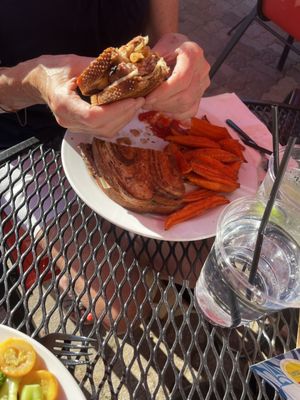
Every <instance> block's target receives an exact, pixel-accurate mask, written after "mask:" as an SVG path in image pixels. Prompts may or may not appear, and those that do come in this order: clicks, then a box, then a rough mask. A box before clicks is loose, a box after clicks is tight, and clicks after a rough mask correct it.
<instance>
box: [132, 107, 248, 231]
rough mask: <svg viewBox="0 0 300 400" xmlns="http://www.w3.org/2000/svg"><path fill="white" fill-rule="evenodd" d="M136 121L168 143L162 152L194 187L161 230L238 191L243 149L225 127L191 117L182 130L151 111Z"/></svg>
mask: <svg viewBox="0 0 300 400" xmlns="http://www.w3.org/2000/svg"><path fill="white" fill-rule="evenodd" d="M140 119H141V120H144V121H147V122H148V123H149V124H150V126H151V128H152V130H153V132H154V133H156V134H158V135H159V136H160V137H163V138H164V139H165V140H167V141H168V142H169V144H168V145H167V146H166V148H165V150H164V151H168V152H170V153H172V154H173V155H174V157H175V158H176V160H177V163H178V166H179V169H180V171H181V174H182V176H183V177H184V180H185V182H186V183H189V184H191V185H193V186H194V187H195V189H194V190H192V191H190V192H187V193H185V195H184V196H183V199H182V200H183V206H182V208H180V209H178V210H177V211H175V212H173V213H171V214H169V215H168V216H167V217H166V219H165V221H164V228H165V230H167V229H170V228H171V227H172V226H174V225H176V224H178V223H180V222H183V221H186V220H189V219H191V218H194V217H197V216H199V215H202V214H203V213H205V212H206V211H207V210H210V209H212V208H215V207H217V206H220V205H223V204H227V203H229V199H228V198H227V197H226V193H231V192H233V191H235V190H236V189H237V188H239V186H240V184H239V182H238V175H239V170H240V167H241V165H242V163H243V162H246V160H245V158H244V155H243V151H244V150H245V148H244V146H243V145H242V144H241V143H240V142H239V141H238V140H236V139H233V138H232V137H231V135H230V133H229V131H228V130H227V129H226V128H225V127H221V126H217V125H214V124H212V123H210V122H209V121H208V119H207V118H206V117H203V118H202V119H200V118H196V117H194V118H192V119H191V124H190V126H189V127H184V126H182V125H180V123H179V122H178V121H176V120H172V119H170V118H168V117H165V116H163V115H161V114H159V113H155V112H150V113H149V112H148V113H144V115H142V116H141V118H140Z"/></svg>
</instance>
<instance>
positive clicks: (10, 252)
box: [0, 102, 300, 400]
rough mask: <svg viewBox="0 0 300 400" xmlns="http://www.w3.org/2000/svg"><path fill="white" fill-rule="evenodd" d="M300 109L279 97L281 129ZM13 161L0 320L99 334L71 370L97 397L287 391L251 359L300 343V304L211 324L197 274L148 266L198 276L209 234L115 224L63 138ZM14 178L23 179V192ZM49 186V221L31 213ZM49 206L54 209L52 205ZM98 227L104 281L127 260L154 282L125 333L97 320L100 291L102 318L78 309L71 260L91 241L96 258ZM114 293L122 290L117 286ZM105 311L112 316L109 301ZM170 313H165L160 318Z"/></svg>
mask: <svg viewBox="0 0 300 400" xmlns="http://www.w3.org/2000/svg"><path fill="white" fill-rule="evenodd" d="M246 104H247V105H248V107H249V109H250V110H251V111H253V112H254V113H255V114H256V115H257V116H258V117H259V118H260V119H261V120H262V121H263V122H265V123H266V125H267V126H268V127H269V128H270V129H271V126H272V116H271V106H270V105H269V104H266V103H254V102H247V103H246ZM299 114H300V111H299V110H298V111H297V110H296V109H295V108H293V107H286V106H280V107H279V118H278V123H279V130H280V132H283V131H286V130H289V131H293V130H294V129H298V130H299V125H300V124H299ZM10 161H11V163H10V164H8V163H6V164H5V163H2V165H3V167H2V171H4V172H2V174H1V176H0V183H1V182H2V185H0V187H1V232H0V235H1V236H0V239H1V259H2V270H1V269H0V322H1V323H4V324H6V325H9V326H12V327H15V328H17V329H19V330H22V331H24V332H25V333H27V334H29V335H30V336H32V337H38V336H39V335H43V334H44V333H49V332H56V331H62V332H68V333H76V334H85V335H89V336H92V337H95V338H97V340H98V344H97V346H95V351H94V353H93V355H92V357H91V363H90V365H88V366H80V367H76V368H75V369H73V370H71V372H72V373H73V374H74V376H75V378H76V379H77V381H78V383H79V385H80V386H81V388H82V389H83V391H84V392H85V393H86V396H87V398H88V399H158V400H160V399H275V398H278V397H277V395H276V394H275V393H274V391H273V390H272V389H271V388H270V387H269V386H268V385H266V384H265V383H264V382H263V381H261V380H260V379H259V378H257V377H255V376H254V375H253V374H252V373H251V372H250V371H249V365H251V364H253V363H255V362H258V361H262V360H264V359H266V358H270V357H272V356H274V355H276V354H280V353H281V352H284V351H287V350H289V349H292V348H293V347H294V346H295V334H296V330H297V318H298V311H296V310H285V311H284V312H280V313H278V314H272V315H270V316H268V317H266V318H263V319H262V320H260V321H259V322H256V323H253V324H252V325H251V327H249V328H239V329H237V330H226V329H220V328H216V327H213V326H211V325H210V324H209V323H208V322H206V321H205V320H204V319H203V318H202V316H201V314H200V313H199V310H198V309H197V305H196V301H195V298H194V296H193V290H192V289H191V288H190V287H189V282H188V279H186V280H184V281H183V284H182V285H177V284H176V283H175V281H174V279H173V278H172V277H170V278H169V280H168V281H167V282H165V283H163V282H162V281H161V280H160V279H159V278H160V274H159V273H153V274H152V273H151V271H153V269H152V268H151V266H146V267H143V268H141V267H140V266H139V262H140V261H139V260H140V257H141V255H145V254H146V255H147V259H149V260H150V261H149V262H147V264H151V263H153V262H155V263H157V265H161V267H162V268H166V265H168V263H173V264H175V265H176V269H177V271H178V272H179V273H180V271H182V270H183V269H184V268H187V267H186V266H188V273H187V275H186V276H185V277H189V276H190V274H191V275H192V274H193V273H195V272H194V271H195V270H196V266H197V263H199V262H203V261H204V259H205V256H206V254H207V251H208V250H209V248H208V247H209V246H208V241H203V242H190V243H179V242H178V243H175V242H158V241H155V240H152V239H146V238H141V237H137V236H134V235H130V234H129V233H128V232H126V231H123V230H121V229H118V228H116V227H115V226H112V225H111V224H109V223H108V222H107V221H105V220H104V219H102V218H101V217H99V216H98V215H96V214H95V213H94V212H93V211H92V210H90V209H89V208H88V207H87V206H86V205H85V204H84V203H83V202H82V201H81V200H80V199H79V198H78V197H77V196H76V194H75V193H74V192H73V190H72V188H71V187H70V185H69V183H68V181H67V179H66V177H65V175H64V171H63V168H62V164H61V158H60V152H59V142H58V143H55V140H54V141H52V143H51V144H50V145H49V144H41V145H39V146H35V147H33V148H31V149H29V150H26V151H25V152H23V153H22V154H19V155H16V156H10ZM20 171H21V173H20ZM25 173H31V175H30V176H31V177H32V178H31V179H30V180H26V181H25V180H24V174H25ZM3 182H6V184H5V185H3ZM7 182H8V183H7ZM18 185H19V186H18ZM12 187H15V190H14V191H12ZM28 187H31V189H32V188H33V190H31V192H33V193H34V194H32V196H33V200H32V204H31V207H30V209H29V208H28V210H27V213H26V212H25V214H24V213H21V211H20V210H22V209H23V208H24V207H25V209H26V202H24V203H22V196H19V195H18V193H22V190H24V188H28ZM50 187H51V188H52V189H51V193H52V194H53V193H54V191H56V196H55V197H54V196H52V197H51V196H50V197H51V198H50V202H51V204H50V209H51V213H52V214H53V215H52V217H51V218H50V217H49V221H50V222H46V221H47V219H48V215H47V212H46V213H41V215H40V216H39V218H38V219H39V221H36V222H32V221H33V218H29V219H28V213H32V212H33V210H36V211H37V213H38V210H39V209H40V208H41V207H43V204H44V202H45V201H46V200H45V199H46V197H47V196H46V195H45V193H47V192H48V189H47V188H50ZM16 188H17V189H16ZM18 190H19V191H18ZM16 193H17V194H16ZM57 194H58V195H57ZM57 198H59V201H58V200H57ZM37 199H38V200H37ZM55 199H56V200H55ZM20 201H21V203H20ZM27 201H28V199H27ZM47 201H49V199H48V200H47ZM72 207H73V208H76V212H75V213H73V214H72V215H71V214H70V213H69V212H68V210H70V209H71V208H72ZM45 209H47V210H48V209H49V204H48V208H47V207H46V208H45ZM62 209H64V210H65V211H66V212H67V216H68V219H64V218H61V210H62ZM18 213H19V218H17V214H18ZM21 214H22V215H21ZM53 216H54V217H53ZM22 219H23V221H22ZM24 221H25V222H26V221H27V223H28V224H29V225H28V228H27V229H26V230H25V231H24V230H22V229H21V228H20V224H21V222H24ZM87 221H89V223H90V224H92V225H93V226H95V228H94V231H93V233H90V232H89V231H88V228H87V225H86V222H87ZM37 223H39V224H40V225H41V226H42V227H43V230H44V234H43V235H42V237H36V234H35V233H36V231H37V225H36V224H37ZM49 229H54V231H55V238H54V239H53V242H51V241H49V239H48V237H47V232H49ZM80 231H86V237H87V239H86V241H85V242H84V244H83V245H81V246H79V247H78V249H77V254H76V253H74V254H69V253H70V252H68V248H69V246H70V245H71V244H74V243H75V245H76V243H77V242H76V241H77V237H78V234H79V232H80ZM93 234H95V235H96V237H97V238H98V246H99V247H101V248H102V250H103V251H102V254H103V259H102V262H106V263H109V265H110V275H109V276H108V277H107V280H105V281H103V283H102V289H101V290H105V287H106V285H107V284H108V282H109V281H110V280H114V279H115V274H116V272H117V270H118V268H124V269H125V270H126V271H127V274H128V276H129V275H130V271H131V270H132V269H133V268H139V270H140V279H141V282H142V283H143V284H145V286H146V287H147V288H148V289H147V293H148V294H147V296H148V301H149V302H150V305H151V308H152V312H151V314H150V316H149V317H147V318H146V319H143V318H142V317H141V316H139V315H138V316H137V317H136V320H134V321H129V320H127V317H126V313H124V315H123V317H122V318H124V319H125V322H126V323H127V325H126V326H127V328H126V332H125V333H124V334H123V335H121V336H117V335H116V333H115V329H114V324H113V322H112V327H111V328H110V329H109V330H108V331H106V330H105V329H104V328H103V326H102V318H101V317H100V318H98V319H97V318H96V316H95V314H94V308H93V306H94V303H93V300H92V299H90V308H88V309H87V313H91V314H92V315H93V317H94V323H93V325H91V326H89V327H87V326H84V325H83V323H82V320H81V321H80V322H78V323H77V324H76V323H73V322H72V320H71V319H70V318H69V314H70V312H71V311H72V310H73V307H74V310H76V309H77V305H78V302H79V301H80V298H81V296H82V295H83V293H79V294H75V291H74V287H75V282H76V279H77V278H76V277H73V278H72V277H71V275H70V267H71V265H72V261H74V258H76V257H79V258H80V256H81V252H82V248H83V247H84V246H87V248H88V249H89V252H88V253H89V256H88V257H89V259H90V260H93V257H94V258H95V253H96V252H97V246H96V247H94V246H95V245H94V243H93V238H92V235H93ZM42 239H43V240H46V247H45V250H44V252H43V253H42V254H40V253H39V252H38V251H37V246H38V243H39V241H40V240H42ZM47 241H48V242H47ZM54 242H55V243H60V244H61V245H60V248H59V249H58V253H57V257H62V258H63V259H64V262H65V267H64V268H63V270H62V271H61V272H59V271H56V270H55V267H54V265H55V261H56V258H55V257H54V256H53V254H52V253H51V251H50V250H49V249H51V248H52V246H53V243H54ZM134 243H136V244H137V246H136V245H134V246H136V251H135V252H133V251H132V246H133V244H134ZM81 261H82V262H81V266H80V269H79V270H78V272H77V273H78V276H79V275H80V276H85V274H86V264H87V262H88V259H85V260H84V259H82V260H81ZM97 262H98V263H99V260H97ZM41 271H42V272H41ZM148 271H150V272H149V273H148ZM149 274H152V278H153V282H152V283H150V284H149V282H147V279H146V277H147V276H149ZM63 275H64V276H66V277H67V280H68V293H69V294H70V295H71V296H72V297H73V304H71V308H70V310H69V312H66V311H65V310H63V309H62V301H63V297H64V294H63V293H62V294H61V293H60V294H59V291H58V282H59V279H60V278H61V277H62V276H63ZM36 276H37V277H38V278H37V279H36V278H35V277H36ZM95 278H97V270H96V271H95V272H94V274H93V275H89V276H88V277H86V285H87V287H88V285H90V283H91V281H92V280H93V279H95ZM122 284H123V283H121V285H120V286H122ZM155 288H158V290H159V293H160V294H161V296H160V300H159V301H158V303H157V302H155V301H154V299H153V296H154V292H155ZM120 289H121V287H120ZM99 294H101V293H99ZM115 296H118V290H117V291H116V293H115ZM131 296H132V299H134V296H135V287H132V293H131ZM170 298H173V301H170ZM158 299H159V297H158ZM137 307H138V308H139V309H141V308H142V304H137ZM124 309H125V310H126V304H125V305H124ZM106 312H107V315H109V304H107V309H106ZM162 312H164V317H163V318H160V317H159V315H160V314H161V313H162Z"/></svg>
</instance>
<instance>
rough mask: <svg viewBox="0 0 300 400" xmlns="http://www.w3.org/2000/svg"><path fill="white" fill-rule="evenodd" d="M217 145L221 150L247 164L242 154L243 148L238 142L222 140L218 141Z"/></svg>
mask: <svg viewBox="0 0 300 400" xmlns="http://www.w3.org/2000/svg"><path fill="white" fill-rule="evenodd" d="M219 144H220V146H221V148H222V149H223V150H226V151H230V152H231V153H234V154H236V155H237V156H238V157H239V158H240V159H241V160H243V161H244V162H247V161H246V159H245V157H244V154H243V150H245V147H244V146H243V145H242V144H241V143H240V142H239V141H238V140H236V139H224V140H220V141H219Z"/></svg>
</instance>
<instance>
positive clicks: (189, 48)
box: [146, 45, 203, 106]
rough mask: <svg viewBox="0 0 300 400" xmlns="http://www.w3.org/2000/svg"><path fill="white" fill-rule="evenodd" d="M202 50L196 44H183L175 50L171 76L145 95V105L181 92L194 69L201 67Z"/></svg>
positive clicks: (192, 74) (188, 83) (186, 85)
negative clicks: (175, 55) (174, 62)
mask: <svg viewBox="0 0 300 400" xmlns="http://www.w3.org/2000/svg"><path fill="white" fill-rule="evenodd" d="M202 58H203V51H202V49H201V48H199V47H198V46H194V45H183V46H182V48H179V49H178V50H177V61H176V65H175V68H174V70H173V72H172V74H171V76H170V77H169V78H168V79H167V80H166V81H165V82H163V83H162V84H161V85H160V86H159V87H158V88H157V89H155V90H154V91H153V92H151V93H150V94H149V95H148V96H147V97H146V105H147V106H148V105H152V104H154V103H156V101H157V99H159V100H160V101H164V100H167V99H168V98H170V97H172V96H174V95H176V94H178V93H180V92H182V91H183V90H184V89H185V88H187V87H189V86H190V84H191V81H192V79H193V77H194V75H195V71H197V70H199V69H201V67H202V61H200V65H199V60H202Z"/></svg>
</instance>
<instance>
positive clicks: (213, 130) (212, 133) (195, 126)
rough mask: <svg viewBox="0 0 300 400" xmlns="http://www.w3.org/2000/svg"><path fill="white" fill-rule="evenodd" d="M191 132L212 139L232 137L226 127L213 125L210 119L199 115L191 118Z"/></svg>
mask: <svg viewBox="0 0 300 400" xmlns="http://www.w3.org/2000/svg"><path fill="white" fill-rule="evenodd" d="M191 132H192V134H194V135H200V136H204V137H207V138H209V139H212V140H222V139H226V138H230V137H231V136H230V133H229V132H228V130H227V129H226V128H225V127H223V126H217V125H213V124H211V123H210V122H209V121H207V120H205V119H199V118H197V117H193V118H192V119H191Z"/></svg>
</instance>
